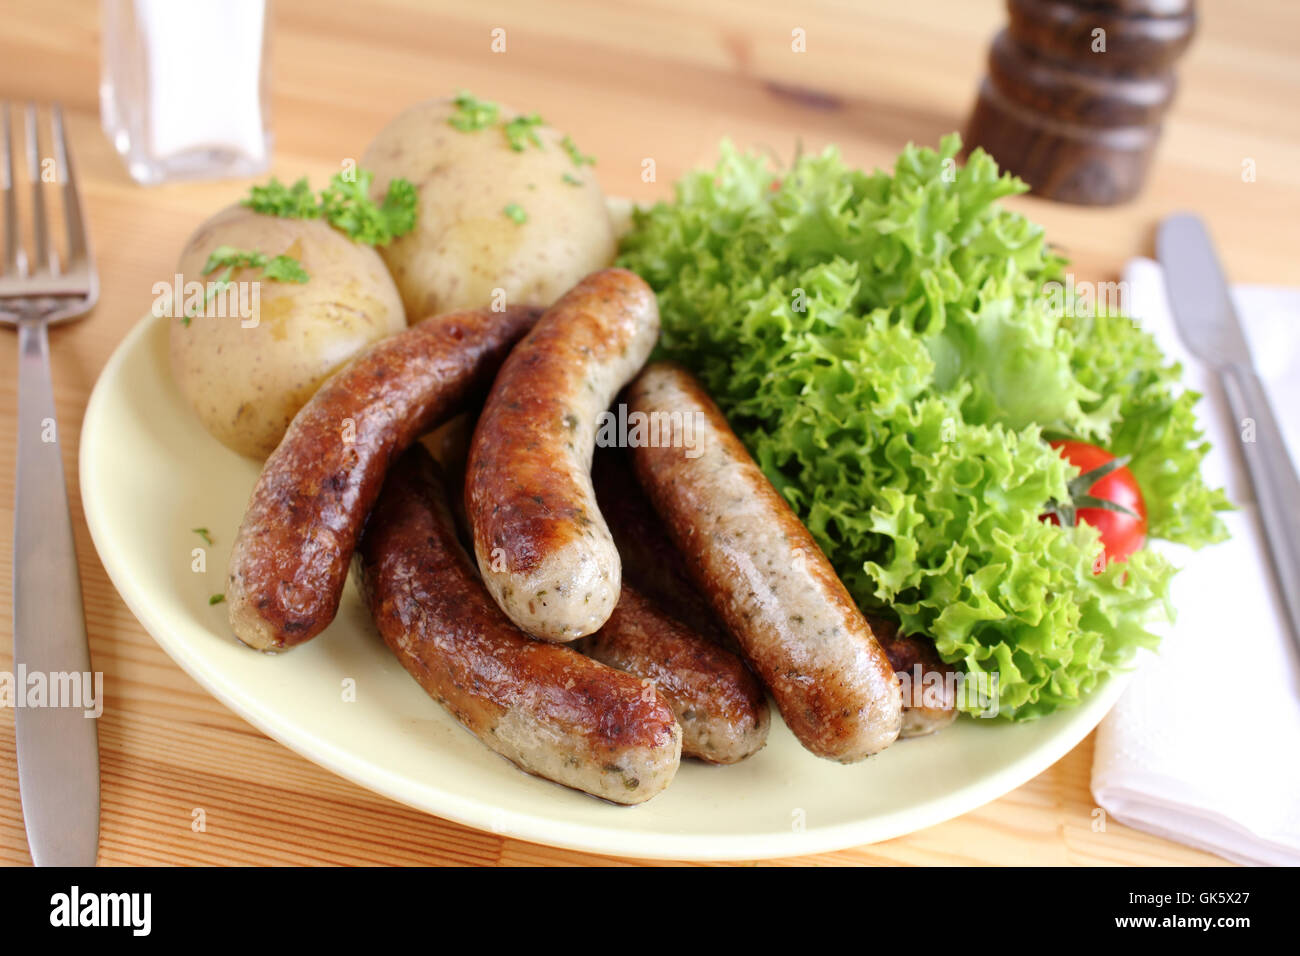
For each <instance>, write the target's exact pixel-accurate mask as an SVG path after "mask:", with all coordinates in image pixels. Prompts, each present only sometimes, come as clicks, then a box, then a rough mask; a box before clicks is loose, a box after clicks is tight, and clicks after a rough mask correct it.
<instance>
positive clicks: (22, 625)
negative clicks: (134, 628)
mask: <svg viewBox="0 0 1300 956" xmlns="http://www.w3.org/2000/svg"><path fill="white" fill-rule="evenodd" d="M57 429H58V426H57V424H56V422H55V416H54V388H53V383H52V381H51V378H50V348H49V336H48V333H47V330H46V323H45V321H44V320H43V319H33V318H20V319H19V320H18V481H17V492H16V494H15V496H14V590H13V595H14V668H15V671H16V672H17V673H18V674H19V675H21V674H25V675H27V679H26V682H25V684H26V686H24V683H23V682H21V679H20V680H19V681H16V682H15V683H16V686H15V688H14V690H15V696H16V697H17V698H18V700H16V701H15V703H17V704H19V706H18V707H17V709H16V710H15V712H14V730H15V736H16V745H17V752H18V789H19V792H20V793H21V795H22V805H23V820H24V821H25V823H26V827H27V843H28V846H29V847H30V848H31V853H32V861H33V862H34V863H35V864H36V865H37V866H94V864H95V855H96V851H97V849H98V845H99V746H98V744H99V741H98V732H97V729H96V721H95V720H94V719H91V718H88V717H87V716H86V711H87V710H93V709H98V707H91V706H88V705H90V704H91V702H92V700H93V702H94V703H95V704H96V705H98V706H99V707H102V704H103V700H102V686H103V685H102V682H96V681H95V680H94V677H93V674H92V673H91V670H90V647H89V645H88V644H87V641H86V617H85V611H84V610H83V608H82V603H81V581H80V576H79V575H78V573H77V552H76V548H75V546H74V543H73V537H72V519H71V516H70V515H69V512H68V497H67V490H66V488H65V485H64V480H63V460H62V457H61V453H60V447H61V446H60V442H59V438H60V437H61V436H60V435H59V433H58V430H57ZM36 674H40V675H43V676H42V677H41V678H40V680H43V681H44V682H45V686H46V701H45V704H46V706H40V707H38V706H31V705H32V704H34V703H35V702H36V701H35V699H34V698H33V697H32V696H31V695H29V693H28V689H29V687H32V686H33V685H32V678H33V675H36ZM73 674H77V675H80V677H78V678H76V679H75V680H74V679H72V678H71V675H73ZM59 675H68V676H67V677H65V678H62V687H63V689H64V691H66V692H67V694H66V696H72V693H71V691H72V689H73V688H76V687H80V688H81V694H80V695H77V697H78V699H76V700H72V701H67V700H56V699H55V696H56V692H57V691H58V689H59V687H60V678H59ZM16 676H17V675H16ZM52 703H56V704H57V703H71V706H49V705H50V704H52Z"/></svg>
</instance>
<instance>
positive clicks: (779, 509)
mask: <svg viewBox="0 0 1300 956" xmlns="http://www.w3.org/2000/svg"><path fill="white" fill-rule="evenodd" d="M628 407H629V409H630V411H629V419H630V418H631V416H632V415H633V414H636V413H640V414H642V415H644V416H647V419H648V420H650V421H652V422H655V421H656V419H655V418H651V416H657V425H656V424H651V425H650V426H649V427H648V429H647V435H649V436H651V438H653V437H654V436H655V434H656V431H657V432H658V440H657V441H647V442H646V443H644V444H641V445H639V446H638V447H635V448H633V451H632V460H633V464H634V466H635V469H636V474H637V478H638V479H639V480H640V482H641V485H642V487H644V488H645V490H646V493H647V494H648V495H649V497H650V501H651V503H652V504H653V505H654V507H655V510H656V511H657V512H658V513H659V516H660V517H661V518H663V520H664V523H665V526H666V528H667V530H668V534H669V537H671V538H672V540H673V542H674V543H675V544H676V545H677V548H678V550H679V551H680V552H681V553H682V555H683V557H684V558H685V560H686V564H687V568H688V570H689V571H690V573H691V576H692V578H693V579H694V581H695V583H696V585H697V586H698V587H699V588H700V590H701V591H702V592H703V593H704V595H705V597H706V598H707V599H708V600H709V603H710V604H711V605H712V606H713V608H714V610H715V611H716V612H717V614H718V616H719V617H720V618H721V619H722V621H723V622H724V623H725V624H726V626H727V628H728V629H729V630H730V631H731V632H732V634H733V635H735V637H736V639H737V640H738V641H739V642H740V645H741V647H742V648H744V651H745V656H746V657H747V658H748V659H749V661H750V663H751V664H752V665H753V666H754V667H755V669H756V670H757V671H758V675H759V677H760V678H761V679H762V681H763V683H764V684H765V685H766V686H767V689H768V690H769V691H771V693H772V696H773V698H774V699H775V700H776V704H777V707H778V708H779V709H780V711H781V715H782V717H784V718H785V722H786V724H787V725H789V727H790V729H791V731H793V732H794V734H795V736H796V737H798V738H799V741H800V742H801V743H802V744H803V745H804V746H805V747H806V748H808V750H810V751H812V752H813V753H814V754H817V755H818V756H821V757H827V758H829V759H832V760H838V761H841V762H844V763H850V762H853V761H856V760H860V759H862V758H864V757H867V756H869V755H871V754H873V753H876V752H877V751H880V750H882V749H884V748H885V747H887V746H889V744H890V743H892V742H893V741H894V739H895V738H896V737H897V736H898V732H899V729H900V728H901V726H902V720H903V701H902V694H901V692H900V688H899V680H898V677H897V676H896V675H895V674H894V671H893V668H891V667H890V666H889V659H888V658H887V657H886V656H885V652H884V651H883V650H882V649H881V647H880V645H879V643H877V641H876V639H875V638H874V637H873V636H872V634H871V628H870V626H869V625H868V624H867V622H866V620H865V619H864V618H863V616H862V614H861V612H860V611H859V610H858V608H857V606H856V605H855V604H854V603H853V600H852V598H851V597H850V596H849V594H848V591H846V590H845V588H844V585H843V584H842V583H841V582H840V580H839V578H838V577H836V575H835V572H834V570H833V569H832V568H831V566H830V562H829V561H827V559H826V556H825V555H824V554H822V552H821V550H820V549H819V548H818V547H817V544H816V542H815V541H814V540H813V537H812V535H811V534H810V533H809V532H808V529H807V528H805V527H804V526H803V525H802V524H801V523H800V521H799V519H798V518H797V517H796V516H795V514H794V512H793V511H791V510H790V506H789V505H788V504H786V501H785V499H784V498H782V497H781V495H780V493H779V492H778V491H777V490H776V489H775V488H773V487H772V485H771V483H770V482H769V481H768V480H767V478H766V477H765V476H764V475H763V472H762V471H761V470H760V469H759V467H758V465H757V464H756V463H755V462H754V460H753V459H752V458H751V457H750V456H749V453H748V452H747V451H746V450H745V448H744V446H743V445H742V444H741V443H740V440H739V439H738V438H737V437H736V436H735V434H734V433H733V432H732V431H731V429H730V427H729V426H728V425H727V422H726V419H725V418H724V417H723V415H722V412H721V411H720V410H719V409H718V407H717V406H716V405H715V404H714V403H713V401H712V400H711V399H710V398H709V397H708V395H707V394H705V392H704V389H703V388H702V387H701V386H700V384H699V383H698V382H696V381H695V379H694V378H693V377H691V375H690V374H689V373H688V372H687V371H686V370H685V369H683V368H681V367H680V366H677V365H673V364H671V363H657V364H654V365H651V366H649V367H648V368H646V369H645V371H643V372H642V373H641V374H640V375H639V376H638V377H637V379H636V380H635V381H634V382H633V383H632V385H631V387H630V388H629V389H628Z"/></svg>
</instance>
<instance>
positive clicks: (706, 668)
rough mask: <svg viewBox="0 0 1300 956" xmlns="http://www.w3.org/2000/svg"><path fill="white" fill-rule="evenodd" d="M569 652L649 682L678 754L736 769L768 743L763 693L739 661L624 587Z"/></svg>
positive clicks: (766, 714)
mask: <svg viewBox="0 0 1300 956" xmlns="http://www.w3.org/2000/svg"><path fill="white" fill-rule="evenodd" d="M573 647H575V648H576V649H578V650H579V651H581V652H582V653H584V654H586V655H588V656H589V657H594V658H595V659H596V660H598V661H601V662H603V663H605V664H608V665H609V666H610V667H616V668H618V669H619V670H621V671H627V672H628V673H629V674H632V675H635V676H636V677H641V678H644V679H647V680H652V681H654V682H655V686H656V687H657V688H658V689H659V691H660V693H662V694H663V695H664V698H665V699H666V700H667V701H668V703H669V705H670V706H671V707H672V709H673V713H675V714H676V715H677V722H678V723H680V724H681V725H682V753H683V754H685V755H686V756H688V757H698V758H699V759H701V760H707V761H708V762H709V763H737V762H739V761H741V760H744V759H745V758H746V757H748V756H751V755H752V754H755V753H758V751H759V750H761V749H762V748H763V745H764V744H765V743H767V729H768V725H769V723H770V721H771V715H770V713H769V711H768V706H767V695H766V694H764V692H763V686H762V685H761V684H760V683H759V682H758V679H757V678H755V677H754V675H753V674H751V673H750V672H749V669H748V668H747V667H746V666H745V664H744V662H743V661H742V660H741V659H740V658H738V657H737V656H736V655H735V654H732V653H731V652H729V651H726V650H723V649H722V648H721V647H719V646H718V645H717V644H714V643H713V642H711V641H709V640H707V639H706V638H704V637H701V636H700V635H699V634H696V633H694V632H693V631H692V630H691V629H690V628H688V627H686V625H684V624H682V623H681V622H679V621H676V620H674V619H673V618H671V617H669V616H668V615H667V614H665V613H664V612H663V611H661V610H660V609H659V608H658V607H656V606H655V605H654V604H653V603H652V602H651V601H649V600H648V599H647V598H645V597H644V596H643V595H641V594H638V593H637V592H636V591H635V590H634V589H632V588H630V587H628V586H627V584H624V585H623V591H622V593H621V594H620V595H619V599H618V605H617V606H616V607H615V608H614V613H613V614H611V615H610V617H609V620H608V621H606V622H605V624H604V626H603V627H602V628H601V629H600V630H599V631H597V632H596V633H595V634H592V635H590V636H588V637H584V638H582V639H580V640H578V641H576V642H575V643H574V644H573Z"/></svg>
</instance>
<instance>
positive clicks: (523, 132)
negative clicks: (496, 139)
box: [505, 113, 542, 153]
mask: <svg viewBox="0 0 1300 956" xmlns="http://www.w3.org/2000/svg"><path fill="white" fill-rule="evenodd" d="M541 125H542V118H541V117H540V116H538V115H537V114H536V113H530V114H529V115H528V116H516V117H515V118H514V119H512V120H511V121H510V122H508V123H506V124H505V131H506V142H508V143H509V144H510V148H511V149H513V150H514V151H515V152H516V153H522V152H523V151H524V150H525V149H526V148H527V146H528V144H529V143H532V144H533V145H534V146H536V147H537V148H538V149H541V148H542V141H541V140H540V139H538V137H537V129H536V127H538V126H541Z"/></svg>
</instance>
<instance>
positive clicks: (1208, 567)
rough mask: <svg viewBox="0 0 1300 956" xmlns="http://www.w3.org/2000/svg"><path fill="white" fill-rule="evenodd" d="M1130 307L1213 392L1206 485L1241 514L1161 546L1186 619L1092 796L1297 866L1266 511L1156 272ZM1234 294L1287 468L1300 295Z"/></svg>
mask: <svg viewBox="0 0 1300 956" xmlns="http://www.w3.org/2000/svg"><path fill="white" fill-rule="evenodd" d="M1124 280H1125V282H1126V283H1127V292H1128V293H1129V302H1128V307H1129V309H1130V311H1131V314H1133V315H1134V316H1136V317H1138V318H1139V319H1140V320H1141V322H1142V324H1143V327H1144V328H1146V329H1148V330H1149V331H1150V332H1151V333H1152V334H1153V335H1154V336H1155V337H1156V339H1157V340H1158V341H1159V343H1160V345H1161V347H1162V348H1163V349H1164V350H1165V354H1166V355H1169V356H1171V357H1175V358H1177V359H1179V360H1180V361H1181V362H1182V363H1183V365H1184V369H1185V381H1186V383H1187V385H1188V387H1190V388H1194V389H1196V390H1197V391H1199V392H1202V393H1203V394H1204V395H1205V398H1204V399H1203V400H1202V402H1201V404H1200V405H1199V406H1198V411H1199V414H1200V417H1201V421H1202V424H1203V426H1204V427H1205V430H1206V433H1207V436H1208V437H1209V439H1210V441H1211V442H1212V443H1213V445H1214V451H1213V452H1212V453H1211V455H1210V457H1209V458H1207V459H1206V463H1205V476H1206V479H1207V480H1208V481H1209V482H1210V483H1211V484H1215V485H1222V486H1224V487H1225V488H1226V489H1227V492H1228V496H1229V497H1230V498H1231V499H1232V501H1233V502H1234V503H1235V504H1236V505H1237V506H1238V509H1239V510H1238V511H1236V512H1233V513H1231V514H1229V515H1227V516H1226V518H1225V522H1226V524H1227V525H1228V529H1229V531H1230V532H1231V533H1232V538H1231V540H1229V541H1227V542H1224V543H1222V544H1218V545H1214V546H1212V547H1210V548H1205V549H1202V550H1201V551H1199V552H1193V551H1191V550H1189V549H1186V548H1179V547H1163V546H1162V551H1164V552H1165V553H1167V554H1168V555H1169V556H1170V558H1171V559H1172V560H1173V561H1174V562H1175V563H1176V564H1177V565H1178V566H1180V567H1181V568H1183V570H1182V571H1181V572H1180V573H1179V574H1178V575H1177V576H1176V577H1175V579H1174V584H1173V602H1174V606H1175V608H1176V609H1177V612H1178V620H1177V622H1176V623H1175V624H1174V626H1173V627H1172V628H1170V629H1168V630H1167V631H1166V632H1165V633H1166V636H1165V639H1164V641H1163V643H1162V645H1161V647H1160V650H1159V651H1158V652H1157V653H1155V654H1144V655H1143V657H1142V658H1141V659H1140V664H1139V670H1138V673H1137V674H1136V675H1135V676H1134V677H1133V681H1132V683H1131V684H1130V686H1129V688H1128V690H1127V691H1126V692H1125V694H1124V696H1123V697H1121V698H1120V700H1119V703H1117V704H1116V705H1115V707H1114V709H1112V710H1111V712H1110V714H1109V715H1107V717H1106V719H1105V720H1104V721H1102V724H1101V727H1100V728H1099V730H1098V733H1097V740H1096V752H1095V755H1094V757H1093V764H1092V792H1093V796H1094V797H1095V799H1096V800H1097V802H1098V804H1100V805H1101V806H1102V807H1103V808H1104V809H1105V810H1106V811H1107V812H1108V813H1109V814H1111V815H1112V816H1113V817H1115V819H1117V820H1119V821H1121V822H1123V823H1126V824H1128V825H1130V826H1133V827H1136V828H1138V829H1140V830H1145V831H1147V832H1149V833H1155V834H1157V835H1159V836H1162V837H1167V838H1169V839H1171V840H1176V841H1178V842H1180V843H1185V844H1187V845H1189V846H1194V847H1198V848H1200V849H1203V850H1208V851H1210V852H1212V853H1217V854H1219V855H1220V856H1223V857H1226V858H1228V859H1230V860H1234V861H1237V862H1240V863H1255V864H1275V865H1292V866H1295V865H1300V651H1297V648H1296V646H1295V643H1294V642H1293V641H1292V639H1291V637H1290V635H1289V632H1288V631H1287V628H1286V625H1285V623H1284V620H1285V619H1284V617H1283V613H1282V608H1281V603H1280V598H1279V597H1278V596H1277V594H1276V593H1275V590H1274V587H1273V585H1272V579H1271V577H1270V572H1269V567H1268V556H1267V552H1266V550H1265V544H1264V539H1263V536H1262V532H1261V530H1260V527H1259V524H1258V512H1257V509H1256V508H1255V503H1254V497H1253V494H1252V493H1251V489H1250V483H1249V479H1248V478H1247V476H1246V474H1245V472H1244V470H1243V468H1242V466H1241V464H1240V460H1239V458H1238V456H1237V453H1236V448H1235V446H1236V444H1237V443H1238V442H1239V441H1240V440H1241V433H1240V431H1239V429H1240V427H1241V426H1240V423H1234V422H1232V421H1230V416H1229V413H1228V410H1227V406H1226V403H1225V402H1224V400H1223V396H1222V394H1221V392H1220V391H1219V389H1218V387H1217V385H1216V384H1215V382H1214V379H1213V376H1212V375H1211V374H1210V373H1209V372H1208V371H1207V370H1206V369H1205V367H1204V366H1203V365H1201V363H1199V362H1198V361H1197V360H1196V359H1194V358H1192V356H1191V355H1190V354H1189V353H1188V352H1187V350H1186V348H1184V347H1183V344H1182V342H1181V341H1180V339H1179V337H1178V333H1177V330H1176V329H1175V327H1174V323H1173V318H1172V316H1171V315H1170V312H1169V304H1168V301H1167V300H1166V297H1165V287H1164V276H1163V274H1162V272H1161V268H1160V266H1159V264H1157V263H1155V262H1153V261H1151V260H1149V259H1135V260H1133V261H1132V262H1130V263H1129V265H1128V268H1127V269H1126V270H1125V273H1124ZM1232 294H1233V299H1234V301H1235V303H1236V306H1237V313H1238V315H1239V317H1240V318H1241V322H1242V326H1243V327H1244V330H1245V334H1246V339H1247V341H1248V342H1249V343H1250V348H1251V352H1252V354H1253V356H1254V360H1255V368H1256V370H1257V371H1258V372H1259V376H1260V378H1261V379H1262V380H1263V382H1264V387H1265V389H1266V390H1267V392H1268V395H1269V401H1270V403H1271V404H1272V406H1273V410H1274V412H1275V414H1276V415H1277V417H1278V419H1279V423H1280V425H1281V428H1282V431H1283V433H1284V435H1285V438H1286V442H1287V447H1288V449H1289V451H1290V453H1291V457H1292V460H1293V461H1300V289H1281V288H1268V287H1260V286H1247V287H1238V288H1235V289H1233V292H1232Z"/></svg>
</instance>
